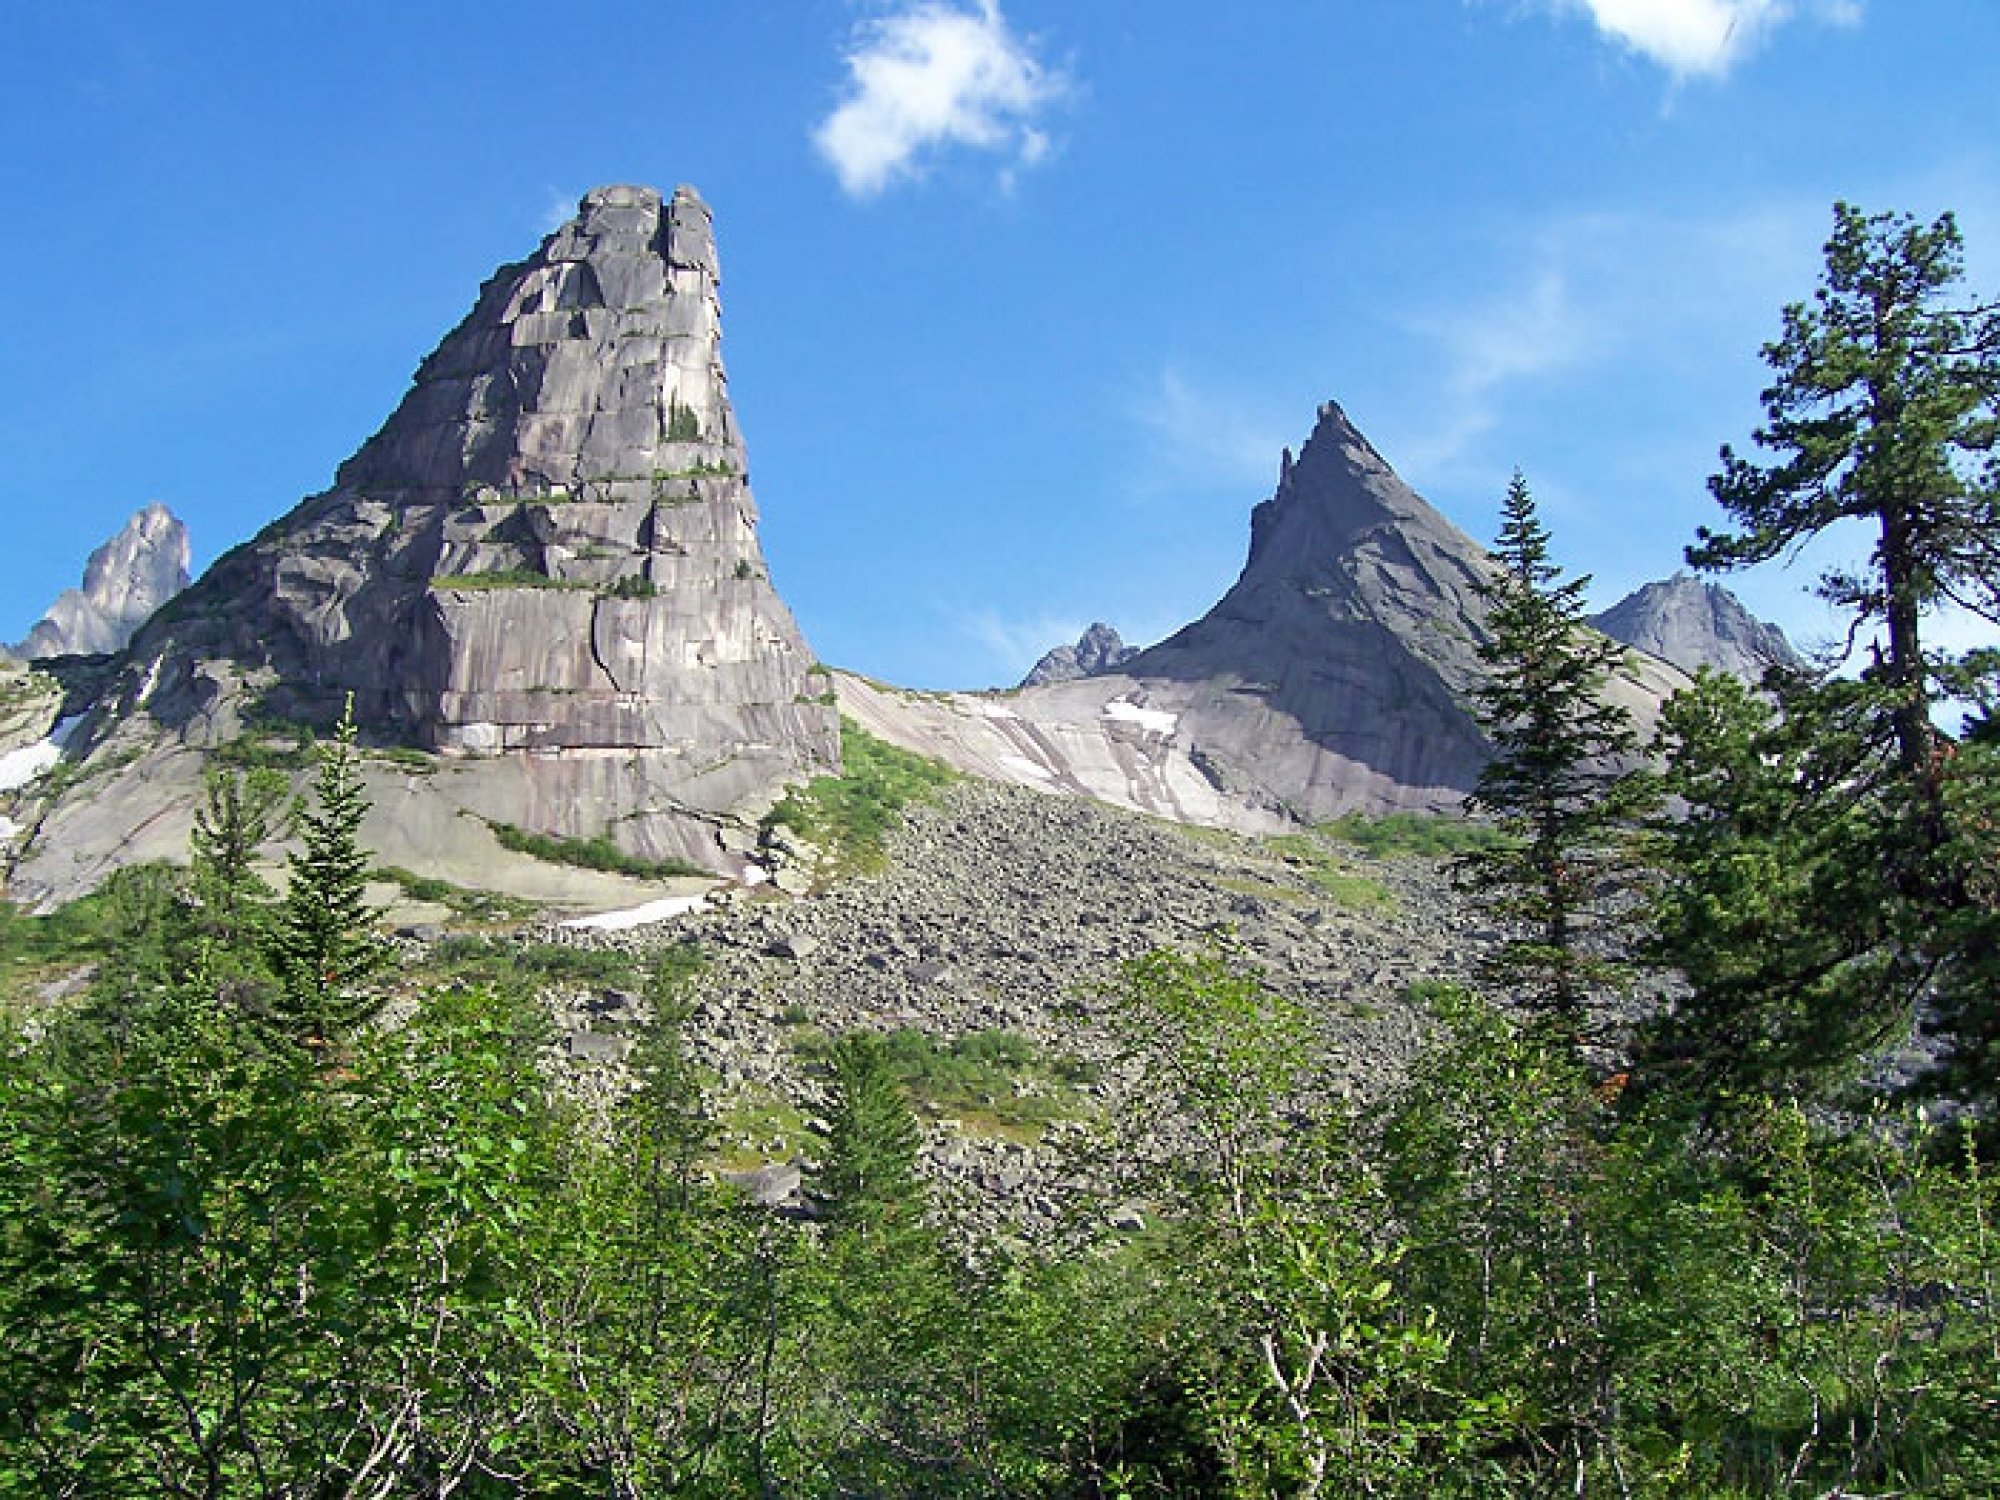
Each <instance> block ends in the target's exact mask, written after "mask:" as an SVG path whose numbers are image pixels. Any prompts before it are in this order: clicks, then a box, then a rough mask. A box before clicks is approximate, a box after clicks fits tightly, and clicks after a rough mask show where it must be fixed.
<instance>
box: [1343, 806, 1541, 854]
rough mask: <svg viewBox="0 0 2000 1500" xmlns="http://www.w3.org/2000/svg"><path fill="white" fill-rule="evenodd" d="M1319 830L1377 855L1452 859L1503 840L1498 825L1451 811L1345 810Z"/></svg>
mask: <svg viewBox="0 0 2000 1500" xmlns="http://www.w3.org/2000/svg"><path fill="white" fill-rule="evenodd" d="M1318 831H1319V832H1321V833H1324V834H1327V835H1328V836H1330V837H1332V838H1336V839H1339V840H1340V841H1341V842H1342V843H1343V844H1351V845H1353V846H1354V847H1355V848H1356V849H1359V850H1361V851H1362V853H1364V854H1372V855H1373V856H1375V858H1377V859H1393V858H1394V857H1396V856H1397V855H1402V854H1407V855H1416V856H1418V857H1420V858H1423V859H1451V858H1455V857H1457V856H1458V855H1461V854H1464V853H1467V852H1468V851H1470V850H1474V849H1491V848H1493V847H1494V846H1495V845H1497V844H1498V843H1500V841H1501V837H1502V835H1501V833H1500V831H1499V830H1498V829H1496V828H1494V827H1493V826H1492V825H1490V824H1487V823H1475V822H1473V821H1471V820H1470V819H1469V818H1459V817H1453V816H1452V815H1451V814H1449V813H1415V812H1394V813H1383V814H1381V815H1380V816H1370V815H1369V814H1367V813H1359V812H1351V813H1342V814H1341V815H1340V816H1339V817H1337V818H1335V819H1333V820H1332V821H1331V822H1326V823H1321V824H1319V825H1318Z"/></svg>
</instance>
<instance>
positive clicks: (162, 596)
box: [15, 505, 190, 661]
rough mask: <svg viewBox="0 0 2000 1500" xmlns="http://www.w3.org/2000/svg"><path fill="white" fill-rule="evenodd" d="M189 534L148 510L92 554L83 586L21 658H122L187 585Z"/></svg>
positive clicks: (58, 605) (58, 607) (54, 608)
mask: <svg viewBox="0 0 2000 1500" xmlns="http://www.w3.org/2000/svg"><path fill="white" fill-rule="evenodd" d="M189 555H190V554H189V550H188V533H187V527H185V526H183V525H182V524H181V523H180V521H179V520H178V519H177V518H176V517H175V515H174V513H173V512H172V511H170V510H168V509H167V508H166V506H164V505H148V506H147V507H146V508H145V509H143V510H141V511H139V512H137V513H136V514H134V515H133V517H132V518H131V519H130V520H129V521H127V522H126V523H125V524H124V526H123V527H121V528H120V529H119V532H118V534H117V535H116V536H114V537H112V538H111V540H109V541H108V542H106V543H105V544H104V545H103V546H101V547H99V548H98V549H97V550H96V551H95V552H93V553H91V554H90V560H89V561H88V562H87V563H85V564H84V569H83V587H82V588H80V589H64V590H63V592H62V593H61V594H59V595H58V596H57V597H56V602H55V603H54V604H52V605H50V606H49V612H48V613H47V614H45V615H44V616H42V618H41V620H40V621H39V622H38V623H37V624H36V626H35V628H34V629H33V630H31V631H29V632H28V638H27V639H26V640H24V641H23V642H21V644H20V645H19V646H17V647H16V648H15V654H16V655H18V656H21V657H23V658H25V659H27V660H29V661H38V660H41V659H43V658H45V657H50V656H89V655H97V654H102V653H106V652H112V651H122V650H123V649H124V648H125V643H126V642H128V641H129V640H131V639H132V636H133V634H134V633H135V632H136V631H137V630H138V629H139V627H140V626H141V625H144V624H145V623H146V621H147V620H149V619H151V618H152V616H153V614H154V612H155V611H156V610H158V609H159V608H160V606H161V605H163V604H165V603H166V602H167V601H168V600H169V599H171V598H173V597H174V595H176V594H178V593H179V592H180V591H181V590H182V589H184V588H186V587H187V586H188V559H189Z"/></svg>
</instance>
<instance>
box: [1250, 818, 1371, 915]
mask: <svg viewBox="0 0 2000 1500" xmlns="http://www.w3.org/2000/svg"><path fill="white" fill-rule="evenodd" d="M1264 847H1265V848H1267V849H1269V850H1270V851H1271V852H1272V853H1274V854H1278V855H1282V856H1283V857H1284V859H1285V862H1286V863H1287V864H1290V865H1293V866H1295V867H1297V868H1298V869H1299V870H1300V871H1301V872H1303V873H1304V875H1305V877H1306V879H1307V880H1308V881H1310V882H1311V883H1312V885H1313V886H1314V887H1315V888H1316V889H1318V890H1320V891H1322V892H1324V893H1325V894H1326V895H1328V896H1331V897H1332V898H1333V899H1334V900H1335V901H1336V902H1337V903H1339V904H1340V905H1341V906H1345V907H1347V908H1349V909H1350V910H1355V911H1370V910H1384V909H1387V908H1389V907H1392V906H1394V905H1395V904H1396V897H1395V893H1394V892H1392V891H1391V890H1390V889H1389V888H1388V887H1387V886H1386V885H1384V884H1383V883H1382V882H1381V881H1379V880H1377V879H1375V878H1374V877H1373V876H1370V875H1362V874H1358V873H1356V872H1355V871H1354V870H1351V869H1349V868H1348V867H1347V861H1346V860H1344V859H1342V858H1341V857H1340V856H1339V855H1338V854H1336V853H1335V852H1334V851H1333V850H1332V849H1331V848H1330V847H1328V845H1327V843H1326V842H1325V840H1324V839H1323V838H1321V837H1320V836H1319V835H1318V834H1317V833H1312V834H1306V833H1282V834H1279V835H1278V836H1277V837H1275V838H1270V839H1266V840H1265V841H1264Z"/></svg>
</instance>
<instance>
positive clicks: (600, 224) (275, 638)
mask: <svg viewBox="0 0 2000 1500" xmlns="http://www.w3.org/2000/svg"><path fill="white" fill-rule="evenodd" d="M718 282H719V268H718V262H717V258H716V253H715V244H714V239H713V236H712V232H711V228H710V215H709V210H708V207H707V205H706V204H704V203H703V202H702V200H701V199H700V198H699V197H698V196H697V195H696V194H695V193H694V192H693V190H691V189H689V188H682V189H680V190H679V191H677V192H676V193H675V194H674V195H673V196H672V197H671V198H663V197H662V195H661V194H660V193H658V192H657V191H655V190H653V189H651V188H641V187H608V188H602V189H599V190H597V191H595V192H592V193H590V194H589V195H588V196H586V197H585V198H584V199H583V201H582V203H581V205H580V207H579V211H578V214H577V217H576V218H575V219H573V220H571V221H570V222H569V223H567V224H565V225H564V226H563V227H562V228H560V229H558V230H557V231H556V232H555V233H554V234H552V235H550V236H549V237H548V238H547V239H546V240H544V241H543V243H542V245H541V247H540V249H539V250H537V251H536V253H535V254H534V255H532V256H531V257H529V258H528V259H527V260H525V261H522V262H520V263H518V264H515V265H509V266H505V267H503V268H502V269H501V270H500V271H498V272H497V273H495V275H494V276H493V277H492V278H491V279H490V280H488V281H487V283H486V284H485V286H484V287H483V288H482V289H481V291H480V294H479V298H478V301H477V303H476V305H475V306H474V307H473V309H472V311H471V313H470V314H469V315H468V316H467V317H466V319H465V320H464V322H462V323H461V324H460V325H459V326H458V327H457V328H456V329H455V330H453V331H452V332H451V333H450V334H449V335H448V336H447V337H446V338H445V339H444V341H443V342H442V343H441V344H440V345H439V346H438V348H437V349H436V351H435V352H433V353H432V354H431V355H430V357H429V358H427V359H426V360H424V361H423V363H422V365H421V366H420V367H419V368H418V370H417V374H416V380H415V384H414V387H413V389H412V390H411V391H410V392H409V394H408V395H407V396H405V397H404V399H403V401H402V403H401V404H400V405H399V406H398V407H397V408H396V410H395V412H394V413H393V414H392V415H391V416H390V418H389V419H388V421H387V422H386V423H384V424H383V427H382V429H381V430H380V431H379V432H378V433H376V435H375V436H374V437H373V438H371V439H370V440H369V441H368V442H367V443H366V444H365V445H363V447H362V448H361V450H360V451H359V452H358V453H356V454H355V455H354V457H352V458H351V459H349V460H348V461H347V462H346V463H345V464H343V465H342V466H341V468H340V470H339V472H338V474H337V475H336V477H335V483H334V486H333V488H332V489H330V490H328V491H326V492H325V493H324V494H320V495H317V496H314V497H312V498H310V499H308V500H306V501H304V502H303V503H302V504H300V505H299V506H298V507H297V508H296V509H294V510H293V511H292V512H291V513H290V514H289V515H287V516H285V517H284V518H283V519H282V520H279V521H277V522H275V523H274V524H273V525H271V526H269V527H267V528H266V529H265V530H264V532H262V533H261V534H260V535H259V536H258V537H256V538H255V539H254V540H252V541H251V542H249V543H246V544H245V545H243V546H241V547H238V548H236V549H235V550H234V551H232V552H230V553H228V554H227V555H226V556H224V557H223V558H222V559H220V560H219V561H218V562H217V563H216V564H215V566H214V567H213V568H211V569H210V570H209V571H208V573H207V574H205V575H204V576H203V578H202V579H201V580H200V581H199V582H198V583H196V584H195V585H194V586H193V587H192V588H190V589H189V590H188V591H187V592H186V593H184V594H182V595H181V596H180V597H179V598H178V599H177V600H175V601H174V603H173V605H172V607H170V608H169V609H167V610H165V611H163V612H162V613H161V614H159V615H158V616H156V617H155V619H154V620H153V622H152V623H151V624H150V625H149V626H148V627H147V628H146V629H144V630H143V631H141V632H140V634H139V636H138V637H137V638H136V639H135V640H134V641H133V643H132V646H131V668H130V670H129V671H128V672H127V674H126V675H125V677H124V678H123V679H122V681H121V682H120V683H119V684H118V686H117V688H116V690H115V691H114V692H113V693H112V694H111V695H110V696H109V697H108V699H107V700H106V701H105V702H104V703H102V704H101V705H100V707H99V709H98V711H97V713H96V714H95V715H94V716H93V718H92V720H91V722H90V723H89V724H88V725H87V726H86V733H87V735H88V740H89V750H90V753H96V752H97V751H98V750H99V749H100V748H102V747H104V746H105V745H107V743H108V742H110V741H112V740H116V739H120V738H123V739H125V740H127V741H129V740H130V738H131V735H132V733H133V730H132V728H131V726H132V725H134V724H135V723H137V722H139V721H151V722H153V723H155V724H157V725H160V726H163V727H164V728H165V729H167V730H168V731H169V732H170V733H171V735H172V736H173V737H175V738H176V739H177V740H178V742H179V743H180V744H181V745H184V746H188V747H192V748H194V749H197V750H199V749H205V748H210V747H213V746H214V745H216V744H218V743H221V742H225V741H227V740H228V739H230V738H232V737H234V736H235V735H238V734H240V733H241V732H242V731H243V729H244V726H245V725H246V723H249V722H252V721H253V719H254V720H256V721H262V722H268V721H270V720H272V719H276V720H279V721H304V722H306V723H318V724H324V723H327V722H330V721H331V720H333V719H334V718H336V717H337V716H338V715H339V713H340V712H341V709H342V705H343V703H344V702H345V701H346V700H347V699H348V698H349V697H350V696H351V698H352V700H353V703H354V708H355V715H356V718H357V720H358V722H359V723H360V724H361V726H362V732H363V737H364V740H368V739H373V740H375V741H377V742H385V741H386V742H389V743H395V744H403V745H407V746H412V747H416V748H419V749H422V750H428V751H431V752H434V753H435V754H437V755H438V756H439V757H441V759H440V760H439V762H438V767H437V769H438V770H440V771H447V770H448V771H451V772H453V773H454V774H452V775H448V776H447V775H434V776H433V777H432V778H431V779H430V781H429V782H428V783H427V790H428V792H429V794H430V795H428V796H427V797H425V798H423V799H420V800H422V801H423V802H424V804H425V805H424V807H423V808H422V809H421V810H419V809H417V808H415V807H412V808H411V809H410V811H409V812H408V814H407V816H406V818H405V819H404V823H405V826H409V827H413V828H414V827H426V828H428V831H429V832H431V833H432V834H434V835H436V839H435V840H434V841H435V842H440V843H445V844H463V843H464V842H465V835H464V830H463V828H462V827H459V826H456V825H454V824H453V818H452V815H453V814H454V813H456V814H469V815H470V816H471V818H472V819H473V820H474V821H475V823H478V822H484V823H489V824H490V823H509V824H513V825H517V826H519V827H522V828H526V829H528V830H531V831H534V832H539V833H545V834H551V835H556V836H561V837H570V838H591V837H596V836H599V835H605V836H609V837H610V838H612V839H613V840H614V841H615V842H616V843H617V844H619V845H620V846H621V847H623V848H624V849H626V850H627V851H628V852H630V853H633V854H637V855H644V856H655V857H681V858H691V859H695V860H697V861H700V862H703V863H708V864H711V865H717V864H724V865H726V864H727V863H728V861H727V859H726V857H725V856H724V854H723V851H722V849H721V846H720V844H719V842H718V838H717V824H718V823H719V822H720V821H722V820H725V819H727V818H728V817H730V816H731V815H732V814H736V813H739V812H741V811H743V810H745V809H749V810H752V811H755V810H758V809H761V807H762V806H763V805H766V804H768V802H769V801H770V800H772V799H773V798H775V796H776V795H777V793H778V791H779V789H780V787H781V786H782V785H783V784H784V783H785V782H787V781H788V780H793V779H797V778H800V777H803V776H807V775H811V774H815V773H817V772H818V771H821V770H824V769H828V768H830V767H832V766H834V765H836V764H837V763H838V757H839V738H838V723H837V719H836V717H835V713H834V710H833V707H832V695H831V692H830V691H829V690H828V685H827V683H826V681H825V679H824V678H823V677H822V676H821V675H819V673H818V671H817V670H816V668H815V664H814V661H813V657H812V653H811V652H810V651H809V650H808V649H807V648H806V645H805V642H804V640H803V639H802V637H801V636H800V633H799V630H798V628H797V626H796V624H795V623H794V622H793V619H792V617H791V614H790V613H789V611H788V610H787V609H786V607H785V605H784V603H783V601H782V600H780V598H779V597H778V595H777V593H776V592H775V590H774V589H773V587H772V585H771V582H770V579H769V576H768V574H767V571H766V568H765V564H764V558H763V555H762V552H761V550H760V548H759V545H758V540H757V530H756V522H757V512H756V506H755V503H754V501H753V500H752V498H751V494H750V489H749V482H748V464H747V459H746V455H745V451H744V446H743V442H742V438H741V435H740V434H739V432H738V430H737V426H736V418H735V414H734V412H733V410H732V409H731V406H730V402H729V396H728V388H727V381H726V377H725V375H724V371H723V364H722V356H721V314H720V303H719V300H718V295H717V286H718ZM156 748H158V747H157V746H156V745H153V744H151V743H148V744H146V745H143V746H135V745H133V744H130V743H127V744H126V745H124V746H123V747H122V749H121V751H120V753H122V754H123V755H125V756H126V758H127V759H131V758H133V755H134V752H135V751H137V750H143V751H145V752H146V753H145V755H142V756H140V757H139V758H140V759H142V760H143V759H145V758H147V757H148V756H151V752H152V751H153V750H154V749H156ZM152 758H154V759H157V757H152ZM156 770H157V768H156ZM179 780H180V781H181V782H185V780H186V777H185V775H182V776H181V777H180V778H179ZM157 803H158V798H157V797H152V798H148V797H144V796H137V797H135V798H134V800H133V802H132V804H131V806H130V809H129V816H130V817H131V818H132V819H136V820H141V822H142V823H143V826H145V827H146V828H148V829H153V830H164V831H163V832H160V833H159V835H158V836H159V837H161V838H166V837H170V836H171V834H172V832H173V830H174V829H175V827H176V826H177V824H178V823H179V822H181V821H184V819H181V818H174V819H168V820H166V821H165V822H162V821H161V820H160V818H159V816H158V814H159V811H160V809H159V807H158V806H157ZM440 809H442V810H440ZM101 818H102V813H101V812H100V814H99V819H100V821H101ZM440 819H441V820H442V824H443V825H445V826H442V827H430V826H429V825H432V824H437V823H439V822H440ZM147 820H150V821H147ZM62 821H63V819H62V816H61V812H60V810H59V812H58V815H57V816H55V817H52V818H51V819H50V830H51V839H50V841H49V842H50V843H51V845H53V843H54V840H55V838H56V837H59V836H60V833H61V827H60V824H61V823H62ZM461 821H462V820H461ZM83 831H84V830H81V829H79V830H78V832H79V833H82V832H83ZM89 832H90V834H91V838H92V840H94V841H95V842H96V843H98V844H101V843H102V841H103V840H104V839H105V838H107V837H112V836H114V835H115V834H116V832H117V830H114V829H110V828H99V827H93V828H92V829H91V830H89ZM447 835H448V836H447ZM419 852H420V851H419ZM463 852H464V856H465V857H466V858H476V857H477V854H476V851H474V850H469V849H468V850H465V851H463ZM48 858H49V859H50V860H57V859H59V858H60V857H59V856H57V855H55V854H54V853H53V852H51V853H50V854H49V855H48ZM23 868H24V871H25V873H26V874H27V876H28V877H29V878H30V879H31V880H32V879H34V878H36V877H37V875H38V874H40V875H42V876H44V877H49V878H50V883H51V885H73V884H75V883H76V879H80V878H81V877H76V879H65V880H56V879H54V878H53V877H52V872H49V871H41V872H38V871H37V870H36V868H35V866H34V862H33V861H30V862H28V864H27V865H25V866H24V867H23Z"/></svg>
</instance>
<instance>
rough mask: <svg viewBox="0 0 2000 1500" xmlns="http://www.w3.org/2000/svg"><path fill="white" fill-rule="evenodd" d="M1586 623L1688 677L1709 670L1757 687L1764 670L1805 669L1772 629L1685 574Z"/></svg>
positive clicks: (1640, 592) (1722, 590)
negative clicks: (1668, 663)
mask: <svg viewBox="0 0 2000 1500" xmlns="http://www.w3.org/2000/svg"><path fill="white" fill-rule="evenodd" d="M1590 623H1591V624H1593V625H1595V626H1596V627H1597V628H1598V629H1599V630H1601V631H1603V632H1604V633H1605V634H1606V635H1608V636H1610V637H1611V638H1612V639H1613V640H1614V641H1623V642H1624V643H1625V644H1626V645H1628V646H1636V647H1638V648H1639V649H1640V650H1641V651H1645V652H1649V653H1651V654H1652V655H1654V656H1657V657H1659V658H1660V659H1661V660H1662V661H1666V662H1671V663H1673V665H1675V666H1677V667H1679V668H1680V669H1681V670H1682V671H1683V672H1688V673H1693V672H1695V671H1697V670H1699V669H1700V668H1702V667H1713V668H1715V669H1716V670H1718V671H1722V672H1727V673H1729V674H1730V675H1731V676H1734V677H1740V678H1742V679H1744V680H1745V681H1746V682H1757V681H1760V680H1761V679H1762V678H1763V676H1764V673H1765V671H1766V670H1767V669H1768V668H1771V667H1786V668H1793V669H1796V668H1800V667H1803V666H1804V665H1805V663H1804V661H1803V660H1802V659H1801V657H1800V656H1799V654H1798V652H1797V651H1795V650H1793V649H1792V643H1791V642H1790V641H1788V640H1787V639H1785V633H1784V632H1783V631H1782V630H1780V629H1779V628H1778V627H1777V626H1775V625H1770V624H1766V623H1765V622H1764V621H1762V620H1760V619H1758V618H1757V617H1756V616H1755V615H1753V614H1751V613H1750V611H1749V610H1747V609H1745V608H1744V607H1743V603H1742V601H1741V600H1739V599H1738V598H1737V597H1736V596H1735V595H1734V594H1732V593H1730V592H1729V590H1727V589H1725V588H1723V587H1721V586H1720V585H1719V584H1713V583H1707V582H1704V581H1703V580H1701V579H1698V578H1692V577H1689V576H1688V575H1687V574H1685V573H1676V574H1675V575H1674V576H1673V577H1672V578H1668V579H1663V580H1661V581H1660V582H1658V583H1649V584H1646V585H1644V586H1643V587H1641V588H1639V589H1636V590H1634V591H1633V592H1632V593H1630V594H1627V595H1626V596H1625V597H1624V598H1623V599H1620V600H1619V601H1618V602H1617V603H1616V604H1614V605H1612V606H1611V608H1609V609H1607V610H1605V611H1604V612H1603V613H1602V614H1599V615H1593V616H1592V617H1591V622H1590Z"/></svg>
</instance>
